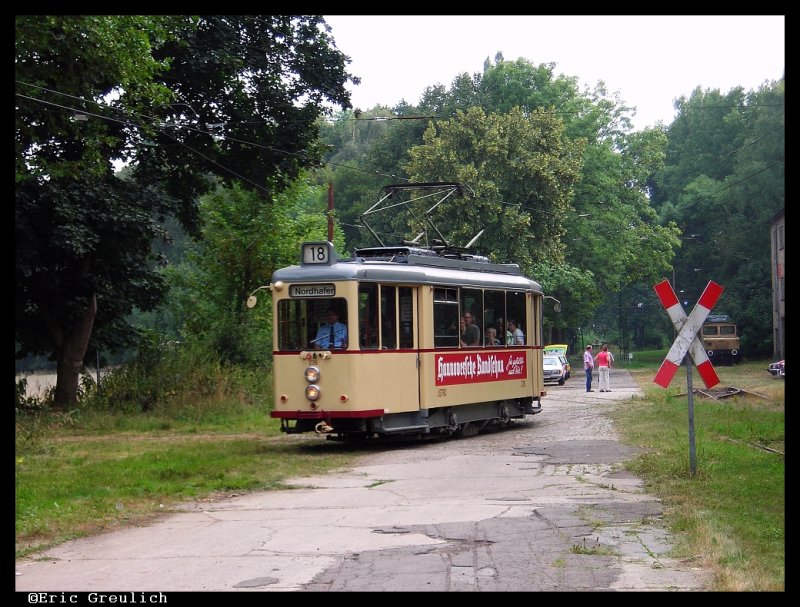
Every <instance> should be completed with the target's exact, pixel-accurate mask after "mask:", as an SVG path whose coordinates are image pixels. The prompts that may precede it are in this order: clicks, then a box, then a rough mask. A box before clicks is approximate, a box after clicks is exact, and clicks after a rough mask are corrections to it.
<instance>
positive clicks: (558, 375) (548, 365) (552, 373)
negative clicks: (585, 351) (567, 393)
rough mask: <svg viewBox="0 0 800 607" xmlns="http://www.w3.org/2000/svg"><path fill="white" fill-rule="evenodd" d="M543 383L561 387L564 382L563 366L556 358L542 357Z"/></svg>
mask: <svg viewBox="0 0 800 607" xmlns="http://www.w3.org/2000/svg"><path fill="white" fill-rule="evenodd" d="M543 367H544V383H548V382H551V383H552V382H555V383H557V384H558V385H559V386H563V385H564V382H565V381H566V377H565V375H566V373H565V371H564V365H563V363H562V362H561V359H560V358H559V357H558V356H545V357H544V363H543Z"/></svg>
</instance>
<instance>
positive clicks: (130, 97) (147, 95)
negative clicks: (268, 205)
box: [15, 15, 350, 405]
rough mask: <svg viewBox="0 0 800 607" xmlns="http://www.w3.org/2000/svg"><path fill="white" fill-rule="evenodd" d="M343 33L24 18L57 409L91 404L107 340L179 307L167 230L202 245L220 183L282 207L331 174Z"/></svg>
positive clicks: (27, 130) (19, 323) (292, 22)
mask: <svg viewBox="0 0 800 607" xmlns="http://www.w3.org/2000/svg"><path fill="white" fill-rule="evenodd" d="M328 32H329V29H328V28H327V26H326V24H325V23H324V21H323V20H322V19H321V18H319V17H292V16H280V15H278V16H262V17H258V16H210V17H199V18H194V17H160V16H159V17H142V16H102V17H76V16H45V17H42V16H34V17H17V19H16V46H15V52H16V66H15V67H16V74H15V77H16V81H17V88H16V94H17V103H16V132H15V143H16V181H17V190H16V204H15V237H16V238H15V241H16V339H17V342H18V344H19V349H18V351H17V355H18V356H20V357H21V356H24V355H25V354H27V353H37V352H51V353H52V355H53V357H54V358H55V359H56V360H57V364H58V383H57V387H56V403H57V404H59V405H70V404H72V403H74V402H75V400H76V389H77V383H78V376H79V371H80V367H81V364H82V362H83V358H84V356H85V353H86V348H87V346H88V344H89V341H90V338H91V337H92V335H93V333H92V332H93V330H94V331H95V332H94V337H95V340H96V341H97V343H98V344H100V343H102V344H104V345H109V344H110V345H116V344H118V343H119V341H120V340H121V339H124V338H125V337H127V336H129V335H130V334H131V333H130V331H129V327H127V326H126V322H125V317H126V316H127V315H128V313H129V312H130V310H131V309H132V308H133V307H134V306H136V307H138V308H140V309H148V308H150V307H152V306H153V305H155V303H156V302H157V301H158V299H159V297H160V296H161V295H162V294H163V292H164V282H163V277H161V276H160V275H158V274H157V273H155V272H154V267H153V266H154V262H155V260H154V259H153V256H152V253H151V247H150V245H151V242H152V239H153V236H154V235H155V234H157V232H158V227H157V225H158V224H157V220H158V218H160V217H163V216H168V215H174V216H176V217H178V218H179V219H180V220H181V221H182V223H183V224H184V226H185V227H186V228H187V229H189V230H191V231H193V232H196V231H197V228H196V215H197V210H196V199H197V196H198V195H199V194H202V193H203V192H205V191H208V190H209V189H210V188H211V187H213V185H214V182H213V181H212V180H210V179H209V177H208V176H209V175H210V174H216V175H218V176H219V177H220V178H221V179H223V180H234V179H236V180H241V181H242V182H243V184H244V185H245V187H248V188H252V189H254V190H256V191H259V192H261V193H262V194H264V195H265V197H266V198H268V199H269V198H270V197H271V196H273V195H274V194H277V193H279V192H280V191H282V190H283V189H285V188H286V187H287V186H288V185H289V184H290V183H291V182H292V180H293V179H294V178H295V177H296V176H297V175H299V174H300V172H301V171H302V169H303V168H304V167H308V166H315V165H317V164H318V163H319V159H320V156H321V152H320V150H319V149H318V148H317V147H316V146H315V145H314V143H315V141H316V136H317V119H318V118H319V116H321V115H322V114H324V113H325V112H326V111H328V110H327V106H326V105H325V104H326V103H333V104H339V105H342V106H347V105H348V104H349V94H348V92H347V91H346V90H345V88H344V84H345V82H346V81H347V80H348V79H350V76H349V75H348V74H347V72H346V71H345V65H346V63H347V58H346V57H344V55H342V54H341V53H340V52H339V51H337V50H336V49H335V46H334V44H333V41H332V39H331V38H330V36H329V33H328ZM116 160H127V161H129V162H131V163H132V164H133V165H134V169H133V178H134V180H135V181H134V182H132V183H131V182H126V181H124V180H122V179H120V178H119V177H117V176H116V175H115V174H114V172H113V162H114V161H116ZM156 186H159V187H156Z"/></svg>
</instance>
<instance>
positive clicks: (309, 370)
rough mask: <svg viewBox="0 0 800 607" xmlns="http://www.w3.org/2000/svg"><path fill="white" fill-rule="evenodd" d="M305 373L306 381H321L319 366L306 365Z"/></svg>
mask: <svg viewBox="0 0 800 607" xmlns="http://www.w3.org/2000/svg"><path fill="white" fill-rule="evenodd" d="M303 375H305V378H306V381H307V382H308V383H310V384H313V383H314V382H317V381H319V367H315V366H313V365H312V366H310V367H306V370H305V371H304V372H303Z"/></svg>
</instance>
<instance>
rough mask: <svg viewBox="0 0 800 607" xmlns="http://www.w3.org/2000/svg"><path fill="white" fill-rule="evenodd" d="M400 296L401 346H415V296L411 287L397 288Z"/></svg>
mask: <svg viewBox="0 0 800 607" xmlns="http://www.w3.org/2000/svg"><path fill="white" fill-rule="evenodd" d="M397 294H398V295H399V297H400V347H401V348H413V347H414V296H413V295H412V293H411V287H400V288H398V289H397Z"/></svg>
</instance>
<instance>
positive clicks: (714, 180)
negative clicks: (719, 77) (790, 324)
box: [653, 80, 785, 356]
mask: <svg viewBox="0 0 800 607" xmlns="http://www.w3.org/2000/svg"><path fill="white" fill-rule="evenodd" d="M676 107H677V109H678V110H679V114H678V116H677V117H676V119H675V121H674V122H673V124H672V125H670V128H669V130H668V133H667V136H668V140H669V143H668V146H667V148H666V150H667V158H666V166H665V168H664V170H663V171H662V172H660V173H659V174H658V175H657V178H656V180H655V188H654V196H653V198H654V200H655V201H656V204H657V206H658V208H659V211H660V215H661V218H662V220H663V221H667V220H671V221H674V222H675V223H677V224H678V225H679V226H680V228H681V230H682V237H681V238H682V240H681V242H682V247H681V249H680V251H679V253H678V256H677V257H676V260H675V263H674V275H675V278H676V281H677V288H678V290H683V291H685V294H686V297H687V298H688V299H689V300H690V302H693V301H694V300H696V298H697V297H698V296H699V294H700V293H701V292H702V290H703V287H704V286H705V284H706V283H707V282H708V280H714V281H716V282H718V283H720V284H722V285H723V286H724V287H725V292H724V293H723V295H722V297H721V298H720V301H719V302H718V303H717V306H716V311H717V312H719V313H727V314H729V315H731V316H732V317H733V319H734V320H735V321H736V322H737V324H738V325H739V330H740V333H741V337H742V350H743V353H744V354H745V355H746V356H767V355H769V353H770V352H771V351H772V347H771V343H772V328H771V323H772V317H771V314H770V297H771V293H770V244H769V225H768V221H769V218H770V217H772V216H773V215H774V214H775V213H776V212H777V211H778V210H780V209H782V208H784V203H785V190H784V174H785V167H784V158H785V156H784V154H785V111H784V82H783V80H781V81H778V82H772V83H765V84H764V85H763V86H762V87H760V88H759V89H758V90H756V91H750V92H747V93H746V92H744V91H743V90H742V89H741V88H735V89H733V90H731V91H730V92H729V93H727V94H725V95H722V94H720V92H719V91H716V90H709V91H703V90H701V89H699V88H698V89H696V90H695V91H694V92H693V93H692V95H691V97H690V98H688V99H687V98H681V99H679V100H678V101H677V102H676Z"/></svg>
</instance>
